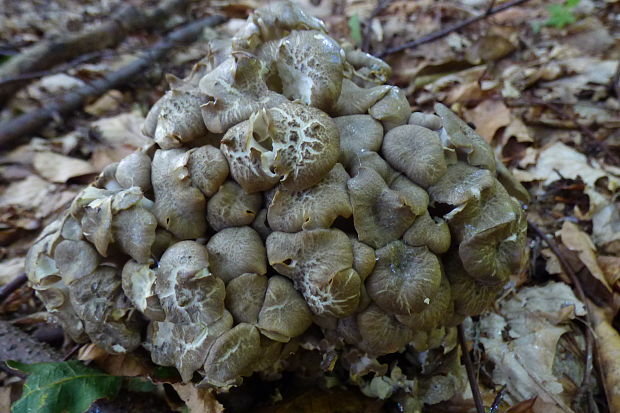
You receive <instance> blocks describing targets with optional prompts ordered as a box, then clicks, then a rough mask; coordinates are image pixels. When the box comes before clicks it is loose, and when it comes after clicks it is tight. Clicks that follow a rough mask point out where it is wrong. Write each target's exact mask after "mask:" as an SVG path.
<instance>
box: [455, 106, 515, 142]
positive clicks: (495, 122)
mask: <svg viewBox="0 0 620 413" xmlns="http://www.w3.org/2000/svg"><path fill="white" fill-rule="evenodd" d="M464 115H465V119H467V120H468V121H470V122H472V123H473V124H474V125H476V132H478V133H479V134H480V136H482V137H483V138H484V140H485V141H487V142H488V143H490V142H491V141H492V140H493V137H494V136H495V133H496V132H497V131H498V130H499V129H500V128H503V127H505V126H508V125H510V121H511V119H512V116H511V114H510V109H508V108H507V107H506V105H505V104H504V102H502V101H497V100H491V99H489V100H485V101H482V102H480V104H479V105H478V106H476V107H475V108H473V109H472V110H468V111H466V112H465V114H464Z"/></svg>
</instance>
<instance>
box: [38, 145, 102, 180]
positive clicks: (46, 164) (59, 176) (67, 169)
mask: <svg viewBox="0 0 620 413" xmlns="http://www.w3.org/2000/svg"><path fill="white" fill-rule="evenodd" d="M33 164H34V169H36V171H37V172H38V173H39V174H40V175H41V176H42V177H44V178H45V179H47V180H48V181H51V182H58V183H65V182H67V181H68V180H69V179H70V178H75V177H77V176H84V175H89V174H94V173H97V172H99V171H97V170H96V169H95V168H94V167H93V165H91V164H90V163H89V162H86V161H84V160H81V159H77V158H71V157H68V156H65V155H61V154H58V153H54V152H49V151H48V152H38V153H37V154H36V155H35V156H34V161H33Z"/></svg>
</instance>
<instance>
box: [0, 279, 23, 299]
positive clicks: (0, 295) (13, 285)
mask: <svg viewBox="0 0 620 413" xmlns="http://www.w3.org/2000/svg"><path fill="white" fill-rule="evenodd" d="M26 281H28V277H26V274H20V275H18V276H17V277H15V278H13V279H12V280H11V281H9V282H8V283H7V284H5V285H3V286H2V287H0V304H2V303H3V302H4V300H6V299H7V298H9V295H11V293H13V291H15V290H17V289H18V288H19V287H21V286H22V285H24V284H26Z"/></svg>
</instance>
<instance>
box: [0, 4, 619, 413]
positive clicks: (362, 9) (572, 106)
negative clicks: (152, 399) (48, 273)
mask: <svg viewBox="0 0 620 413" xmlns="http://www.w3.org/2000/svg"><path fill="white" fill-rule="evenodd" d="M264 3H266V1H258V0H257V1H253V0H248V1H238V2H237V1H206V0H204V1H194V2H191V4H190V6H189V10H186V11H185V12H183V13H181V14H179V15H175V16H172V17H170V18H167V19H165V20H164V21H163V22H162V23H161V25H159V26H158V27H155V28H149V29H140V30H137V31H135V32H132V33H129V34H128V35H127V36H124V38H123V39H122V40H121V41H120V42H119V44H118V45H115V46H113V47H109V48H106V49H104V50H98V51H97V52H96V53H94V54H92V55H91V56H89V57H88V59H83V61H80V60H79V59H78V60H76V59H75V58H74V59H70V60H69V61H70V64H66V61H65V62H63V63H64V64H59V65H55V66H53V67H52V68H46V69H44V70H40V71H39V73H34V75H33V76H31V77H29V78H28V79H27V81H26V82H25V84H24V85H23V86H22V87H20V88H19V90H18V91H17V93H15V94H14V95H13V96H11V98H10V99H8V98H7V99H6V100H5V101H2V98H0V108H2V110H1V112H0V133H1V129H2V122H6V121H8V120H10V119H14V118H16V117H18V116H19V115H23V114H28V113H30V112H33V111H35V110H37V109H40V108H45V107H48V106H53V105H55V104H56V103H58V99H59V97H60V96H62V95H63V94H65V93H67V92H68V91H70V90H74V89H75V88H80V87H83V86H85V85H89V84H90V83H91V82H94V81H96V80H97V79H100V78H102V77H105V76H106V75H107V74H109V73H111V72H112V71H114V70H116V69H118V68H120V67H122V66H124V65H127V64H128V63H130V62H131V61H134V60H135V59H137V58H139V57H140V56H141V55H142V54H143V52H144V51H145V50H148V48H149V47H150V46H151V45H153V44H154V43H155V42H157V41H158V40H159V39H160V38H161V37H162V36H163V35H165V33H166V32H168V31H170V30H171V29H173V28H175V27H178V26H179V25H181V24H183V23H184V22H187V20H188V19H197V18H200V17H204V16H208V15H211V14H223V15H225V16H226V17H228V21H227V22H225V23H223V24H221V25H219V26H216V27H213V28H207V29H205V30H204V32H203V33H202V35H201V37H200V39H199V40H197V41H195V42H192V43H191V44H189V45H181V46H179V47H176V48H174V49H173V50H172V51H171V52H170V53H168V54H167V55H166V57H165V58H163V59H159V60H157V61H156V62H154V63H153V64H151V65H149V68H148V70H146V71H144V72H142V73H141V74H140V75H139V76H138V77H137V78H135V79H134V80H133V81H131V83H129V84H125V85H121V86H118V87H114V88H112V89H110V90H107V91H106V92H105V93H104V94H103V95H102V96H101V97H98V98H96V99H90V100H88V102H87V103H86V105H85V106H84V107H83V108H82V109H79V110H74V111H72V112H71V113H70V114H68V115H66V114H64V115H63V116H60V115H59V114H58V116H52V118H53V119H52V121H51V122H49V123H47V124H44V125H43V127H40V128H38V130H36V131H35V132H33V133H28V134H25V135H24V136H19V137H17V138H15V139H11V141H10V142H3V143H2V145H3V146H2V147H0V288H2V287H1V286H3V285H6V284H9V283H10V282H11V281H13V280H14V279H15V278H16V277H19V276H20V275H21V274H23V272H24V260H25V254H26V252H27V251H28V248H29V246H30V245H31V243H32V241H33V240H34V239H35V238H36V237H37V235H38V234H39V233H40V231H41V230H42V229H43V228H44V227H45V226H46V225H47V224H48V223H49V222H51V221H53V220H54V219H55V218H56V217H57V216H58V214H60V213H61V212H62V211H63V210H65V209H66V208H67V206H68V205H69V203H70V202H71V200H72V199H73V198H74V196H75V195H76V194H77V193H78V192H79V191H80V190H81V189H82V188H84V186H85V185H87V184H88V183H89V182H90V181H91V180H92V179H93V178H94V177H95V176H96V175H97V174H98V173H99V172H100V171H101V170H102V168H103V167H104V166H106V165H107V164H109V163H111V162H115V161H118V160H120V159H121V158H123V157H124V156H126V155H127V154H129V153H131V152H133V151H134V150H135V149H136V148H138V147H140V146H142V145H143V144H144V143H145V142H146V140H147V139H148V138H146V137H144V136H143V135H142V134H141V132H140V130H141V126H142V123H143V121H144V117H145V115H146V113H147V112H148V109H149V108H150V106H151V105H152V104H153V103H154V102H155V101H156V100H157V99H158V98H159V97H160V96H161V95H162V94H163V93H164V92H165V91H166V90H167V87H168V85H167V83H166V81H165V78H164V74H165V73H173V74H175V75H177V76H180V77H183V76H185V75H186V74H187V73H188V72H189V70H190V68H191V66H192V63H194V62H196V61H197V60H199V59H200V58H201V57H203V56H204V55H205V54H206V53H207V52H208V50H209V49H208V45H209V42H217V41H219V40H220V39H225V38H227V37H229V36H230V35H231V34H232V33H234V31H235V30H236V29H237V28H238V27H239V26H240V24H241V22H242V21H243V19H244V18H245V17H246V16H247V15H248V14H249V13H250V12H251V10H252V9H254V8H255V7H258V6H260V5H261V4H264ZM299 3H301V4H303V5H304V6H305V7H306V8H307V10H308V11H309V12H310V13H311V14H313V15H315V16H317V17H319V18H321V19H323V20H325V21H326V23H327V27H328V30H329V33H330V34H331V35H332V36H333V37H335V38H337V39H346V40H347V41H349V42H351V43H354V44H356V45H358V46H360V47H363V48H365V49H366V50H367V51H369V52H370V53H373V54H375V55H381V56H383V57H384V58H385V59H386V60H387V61H388V62H389V63H390V65H391V66H392V68H393V77H392V79H391V82H392V83H393V84H395V85H398V86H400V87H401V88H403V89H404V90H405V91H406V92H407V96H408V98H409V102H410V104H411V106H412V108H413V109H414V110H419V111H425V110H430V109H432V106H433V103H434V102H436V101H440V102H443V103H444V104H446V105H447V106H450V107H451V108H452V109H453V110H454V111H456V112H457V113H458V114H459V115H460V116H461V117H462V118H464V119H465V120H466V121H467V122H469V123H470V124H471V125H473V126H475V128H476V130H477V131H478V133H479V134H480V135H481V136H482V137H483V138H484V139H485V140H486V141H487V142H489V143H490V144H491V145H492V146H493V147H494V148H495V151H496V155H497V158H498V159H501V160H502V161H503V162H504V164H505V165H506V166H507V167H508V168H509V169H510V170H511V171H512V173H513V174H514V176H515V177H516V178H517V179H518V180H519V181H520V182H521V183H522V184H523V185H524V186H525V187H526V188H527V189H528V191H529V192H530V195H531V197H532V201H531V203H530V204H529V206H528V219H529V221H530V222H531V230H530V231H529V233H528V234H529V247H530V252H529V265H528V267H527V269H526V270H525V271H524V272H523V273H521V274H515V275H514V277H513V278H512V279H511V280H510V284H509V287H508V288H507V290H506V293H505V294H504V295H503V297H502V298H501V299H500V300H498V302H497V303H496V305H495V307H494V308H493V309H492V310H491V311H490V312H489V313H487V314H483V315H481V316H480V317H477V318H476V319H475V320H473V322H472V323H470V324H469V325H468V345H469V346H470V349H471V350H472V351H471V354H472V356H473V363H474V367H475V369H476V375H477V378H478V384H477V387H479V389H480V391H481V393H482V398H483V401H484V404H485V405H486V406H493V407H496V410H493V411H494V412H510V413H528V412H535V413H540V412H544V413H551V412H565V411H568V412H571V411H572V412H576V413H582V412H593V413H594V412H612V413H613V412H620V335H619V333H618V331H619V330H620V316H618V313H619V310H620V199H618V197H617V193H618V189H619V188H620V67H619V59H620V2H618V1H616V0H607V1H603V0H580V1H579V0H565V2H561V1H560V2H558V1H553V2H551V1H542V0H531V1H521V2H518V3H520V4H516V5H514V6H513V7H507V8H506V9H505V10H504V11H501V12H499V13H489V10H493V9H494V8H497V7H501V6H502V5H506V4H510V3H516V2H514V1H512V2H511V1H499V0H498V1H489V0H452V1H436V0H416V1H413V0H409V1H408V0H400V1H399V0H394V1H386V0H380V1H379V4H377V1H374V0H303V1H299ZM121 4H132V5H135V6H138V7H139V8H144V9H152V8H153V7H155V5H156V2H154V1H149V0H132V1H129V2H121V1H120V0H107V1H101V2H100V1H79V0H53V1H35V0H31V1H18V0H0V70H1V69H2V65H3V64H7V62H10V60H11V59H12V58H14V57H15V56H16V55H18V54H19V52H20V50H22V49H24V48H26V47H28V46H31V45H33V44H36V43H37V42H41V41H42V40H43V39H49V38H53V37H54V36H61V35H64V34H66V33H71V32H76V33H77V32H80V31H83V30H84V29H86V28H88V27H93V26H94V25H97V24H99V23H102V22H105V21H107V20H109V19H110V14H111V12H112V11H113V10H116V9H117V8H118V7H119V6H120V5H121ZM485 14H487V15H485ZM474 16H483V17H482V18H480V19H478V20H477V21H475V22H473V23H471V24H468V25H466V26H464V27H462V28H460V29H459V30H454V29H453V25H458V24H460V23H463V22H466V21H468V19H472V17H474ZM442 30H443V32H442V33H441V34H442V36H437V38H434V39H427V40H425V41H422V42H418V44H414V45H410V46H409V47H406V48H405V49H404V50H402V51H394V50H392V49H393V48H395V47H397V46H400V45H403V44H407V43H408V42H412V41H416V40H419V39H424V36H425V35H427V34H429V33H436V32H438V31H442ZM22 80H23V79H22ZM3 81H4V82H5V83H4V85H6V84H8V83H10V82H14V81H15V79H8V81H7V79H2V78H0V92H1V90H2V87H3ZM542 236H544V237H548V238H549V239H550V240H551V241H552V242H551V244H552V245H553V248H550V245H548V244H547V243H545V242H544V241H543V239H542ZM0 291H1V290H0ZM0 318H1V319H2V320H8V321H10V322H11V324H12V325H13V326H17V327H19V328H20V329H21V330H22V331H25V332H27V333H28V334H29V335H30V336H32V337H35V338H36V339H37V340H42V341H45V342H48V343H51V344H52V345H54V346H56V347H57V348H59V349H60V351H61V352H63V353H64V354H65V355H68V356H70V357H76V356H79V358H80V359H81V360H91V361H92V360H94V361H95V362H96V363H97V364H98V365H99V366H100V367H101V368H103V369H104V370H106V371H107V372H108V373H110V374H118V375H139V374H140V372H139V368H137V367H136V368H135V369H134V370H136V371H134V372H133V373H134V374H128V372H129V370H131V368H133V367H135V366H132V365H131V363H129V362H128V361H127V360H124V359H122V360H119V359H115V358H114V357H111V356H106V355H103V354H102V353H101V351H98V349H96V348H93V347H92V346H90V347H89V346H88V345H86V346H83V347H80V348H79V349H78V348H73V345H72V344H71V343H68V342H66V341H65V340H64V337H63V335H62V332H61V331H60V330H59V327H57V326H55V325H53V324H49V323H48V321H49V317H48V314H47V313H46V312H45V309H44V307H43V306H42V304H41V303H40V302H38V300H37V299H36V298H35V296H34V294H33V291H32V290H31V289H30V288H29V287H28V286H27V285H21V286H20V287H19V288H17V289H15V290H14V291H10V295H8V296H7V297H3V300H0ZM0 346H2V343H1V342H0ZM72 350H73V352H71V351H72ZM3 370H5V372H2V371H0V412H5V411H6V412H8V411H9V409H10V405H11V403H12V402H14V401H15V400H16V398H18V397H19V394H20V392H21V391H22V385H23V380H22V378H20V377H19V376H15V375H13V374H11V372H10V371H6V370H7V369H6V368H3ZM176 389H177V392H178V393H179V395H181V398H183V399H184V400H185V401H186V402H187V406H186V408H188V409H189V410H190V411H191V412H198V411H213V412H215V411H219V410H218V408H217V407H216V406H215V405H212V406H211V407H206V406H207V403H209V402H208V401H206V399H204V398H205V397H206V396H204V394H202V393H200V392H196V391H194V390H191V391H190V390H189V389H187V388H181V387H178V386H177V388H176ZM169 390H170V389H169ZM191 392H193V393H191ZM168 393H170V391H168ZM189 393H191V394H189ZM315 396H316V397H315V399H316V400H318V401H315V403H318V404H313V405H312V406H314V407H306V408H303V407H302V408H300V407H299V405H300V404H299V403H298V402H299V401H293V402H289V401H286V400H285V401H284V402H283V403H282V407H280V408H279V410H277V411H282V412H284V411H290V412H293V411H295V412H299V411H320V412H337V411H346V409H344V408H343V407H342V403H353V402H351V401H350V400H349V399H348V398H347V397H355V396H350V395H348V396H347V397H344V398H341V399H340V400H338V401H334V400H323V399H321V397H323V396H320V397H319V396H318V395H315ZM304 397H305V396H304ZM166 398H167V399H168V400H169V402H170V408H171V409H181V407H182V406H183V404H182V403H181V399H179V398H178V397H173V396H171V395H170V394H167V396H166ZM287 403H288V404H287ZM353 404H354V403H353ZM287 406H288V407H287ZM316 406H320V407H316ZM364 408H365V409H367V411H371V407H370V405H368V406H366V407H364ZM144 409H147V408H146V407H145V408H144ZM201 409H202V410H201ZM204 409H211V410H204ZM304 409H309V410H304ZM110 411H113V410H110ZM119 411H122V410H119ZM136 411H139V410H136ZM144 411H151V410H144ZM179 411H181V410H179ZM274 411H275V410H274ZM428 411H429V412H430V411H437V412H439V411H441V412H473V411H475V408H474V405H473V402H472V401H471V391H470V390H469V387H466V390H465V392H464V393H463V394H461V395H459V396H458V397H455V398H453V399H452V400H450V401H448V402H444V403H443V404H442V405H441V407H440V408H439V410H433V409H429V410H428Z"/></svg>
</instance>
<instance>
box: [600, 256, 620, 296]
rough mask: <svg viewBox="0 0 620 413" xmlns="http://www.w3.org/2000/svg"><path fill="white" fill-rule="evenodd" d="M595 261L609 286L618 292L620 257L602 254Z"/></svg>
mask: <svg viewBox="0 0 620 413" xmlns="http://www.w3.org/2000/svg"><path fill="white" fill-rule="evenodd" d="M597 261H598V264H599V266H600V267H601V269H602V270H603V274H605V278H606V279H607V282H608V283H609V285H610V286H611V288H613V289H614V291H616V292H620V257H615V256H610V255H603V256H599V257H598V259H597Z"/></svg>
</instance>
